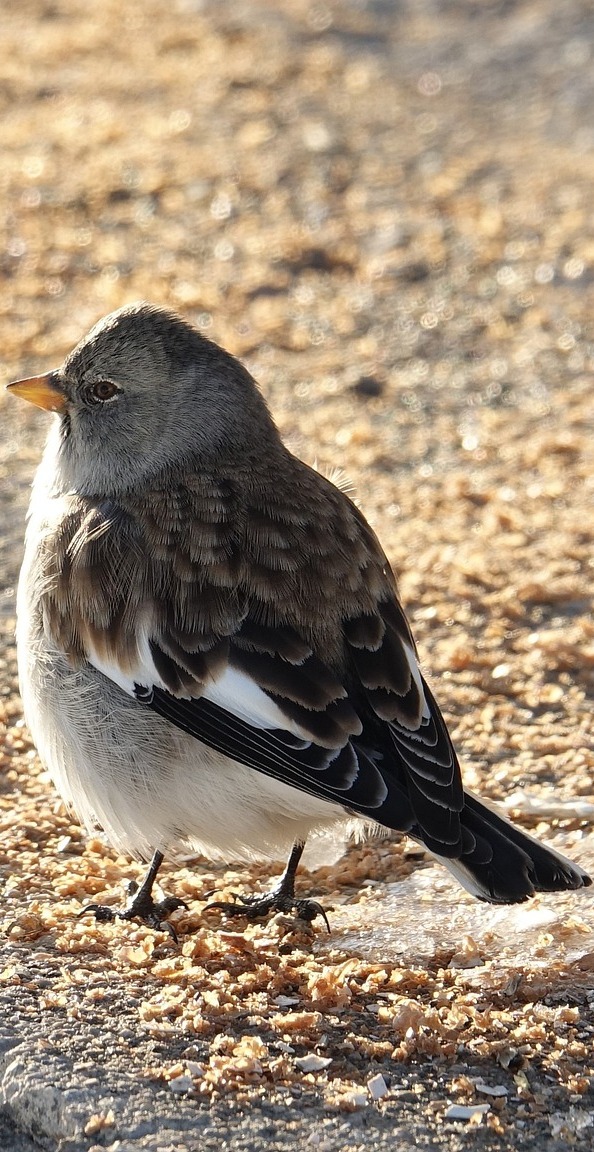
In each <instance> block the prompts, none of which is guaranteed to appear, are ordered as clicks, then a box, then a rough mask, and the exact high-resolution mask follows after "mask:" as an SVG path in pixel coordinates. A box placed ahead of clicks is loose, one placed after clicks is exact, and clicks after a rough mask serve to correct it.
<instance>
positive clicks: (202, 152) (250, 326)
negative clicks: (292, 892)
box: [0, 0, 594, 1152]
mask: <svg viewBox="0 0 594 1152" xmlns="http://www.w3.org/2000/svg"><path fill="white" fill-rule="evenodd" d="M0 37H1V43H2V45H3V51H2V57H1V59H0V101H1V102H2V115H1V117H0V148H1V154H2V172H1V174H0V180H1V186H2V193H1V198H0V214H1V217H2V225H3V230H4V234H5V242H4V245H3V249H2V254H1V255H0V276H1V278H2V293H1V298H0V368H1V375H2V377H3V378H5V379H6V380H9V379H11V378H14V377H15V376H17V375H25V374H27V373H28V372H34V371H41V370H43V369H45V368H49V367H52V366H54V365H55V364H56V363H57V362H58V361H59V360H60V359H61V357H62V355H63V354H64V353H65V352H66V351H67V350H68V349H69V348H70V347H71V346H72V345H73V343H74V342H75V341H76V340H78V338H79V337H80V335H81V334H82V333H83V332H84V331H85V330H86V329H87V328H88V327H89V325H90V324H91V323H92V322H94V321H95V320H96V319H97V318H98V317H99V316H100V315H102V314H103V313H105V312H107V311H110V310H111V309H113V308H115V307H118V306H119V305H121V304H124V303H127V302H130V301H132V300H134V299H138V298H142V297H144V298H148V299H150V300H153V301H154V302H156V303H163V304H166V305H168V306H171V307H174V308H177V309H178V310H180V311H182V312H184V313H185V314H186V315H187V316H188V317H189V318H190V319H192V320H193V321H194V322H195V323H197V324H198V325H199V326H200V327H201V328H202V329H203V330H204V331H205V332H207V333H208V334H209V335H210V336H212V337H214V338H215V339H217V340H218V341H219V342H221V343H223V344H225V345H226V346H227V347H228V348H229V349H230V350H231V351H233V352H234V353H236V354H237V355H240V356H241V357H242V358H243V359H244V360H245V362H246V363H247V364H248V366H249V367H250V369H251V370H252V371H253V373H254V374H255V375H256V376H257V378H258V379H259V380H260V381H261V384H262V386H263V388H264V391H265V393H266V395H267V397H268V398H269V401H270V404H271V406H272V409H273V411H274V414H275V416H276V418H277V420H278V423H279V425H280V427H281V428H282V430H283V433H284V435H285V437H286V438H287V440H288V442H289V443H290V444H291V446H292V448H293V449H294V450H295V451H297V452H298V453H300V454H301V455H302V456H303V457H304V458H305V459H308V460H309V461H313V460H314V459H315V460H317V463H318V466H319V467H320V468H322V469H324V470H331V469H332V468H336V467H338V468H341V469H343V470H344V472H345V473H346V474H347V476H348V478H349V480H350V481H351V482H352V484H353V486H354V488H355V491H356V493H357V495H358V498H359V500H360V503H361V505H362V507H363V508H364V510H365V512H366V514H367V515H368V516H369V518H370V520H371V522H372V523H373V524H374V526H375V528H376V530H377V531H378V533H379V535H380V537H381V539H382V541H383V543H384V545H385V547H386V550H387V551H388V554H389V556H390V558H391V560H392V561H393V563H394V566H395V568H396V569H397V571H399V572H400V580H401V588H402V594H403V598H404V600H405V603H406V605H407V607H408V611H409V614H410V617H411V620H412V623H413V627H414V630H415V633H416V635H417V638H418V641H419V647H420V651H421V655H422V658H423V662H424V665H425V668H426V670H427V672H428V674H429V675H430V678H431V679H432V682H433V684H434V686H435V688H436V691H437V694H438V697H439V699H440V701H441V702H442V706H443V708H444V711H445V712H446V715H447V716H448V717H449V719H450V723H451V727H452V732H453V735H454V737H455V740H456V743H457V745H458V748H459V750H460V752H461V754H462V758H463V761H464V765H465V776H466V779H467V781H468V782H469V783H470V784H471V786H473V787H474V788H476V789H478V790H480V791H481V792H482V793H483V794H484V795H487V796H489V797H491V798H493V799H496V800H499V801H501V802H505V803H507V806H508V809H509V811H510V812H512V813H515V815H516V818H517V819H518V820H519V821H521V822H522V823H523V824H524V825H525V826H526V827H528V828H530V829H532V830H536V831H537V833H538V834H539V835H542V836H544V837H545V838H547V839H548V840H550V842H551V843H553V844H556V845H558V846H559V847H561V848H562V849H563V850H564V851H566V852H567V853H569V854H571V855H573V856H574V857H575V858H576V859H578V860H580V861H581V862H582V863H583V864H584V865H586V866H589V867H590V868H592V867H593V866H594V838H593V837H592V833H591V825H592V816H593V814H594V795H593V788H592V769H593V768H594V744H593V741H592V731H591V700H592V694H593V688H594V626H593V623H592V567H593V560H592V556H593V551H592V540H593V528H592V505H593V495H594V493H593V489H594V482H593V477H594V469H593V455H594V450H593V443H594V438H593V436H592V432H593V414H592V384H591V371H592V366H593V363H594V326H593V321H592V316H593V314H594V310H593V303H594V299H593V297H594V288H593V282H594V215H593V213H592V206H591V189H592V184H593V181H594V116H593V113H592V109H593V108H594V70H593V68H592V53H593V51H594V49H593V47H592V46H593V44H594V13H593V11H592V6H591V5H590V4H588V3H586V2H585V0H583V2H581V3H580V2H578V0H568V2H567V3H565V4H562V5H560V4H555V3H553V0H485V2H484V3H481V4H476V3H472V2H470V0H466V2H465V0H408V2H407V0H375V2H374V0H367V2H366V0H329V2H325V3H315V2H306V0H276V2H274V3H273V2H272V0H253V2H250V3H248V2H247V0H244V2H242V0H234V3H233V4H231V3H230V2H227V0H219V2H215V0H203V2H202V3H201V2H199V0H179V2H177V3H172V4H170V5H163V4H162V3H158V2H157V0H129V2H128V3H127V4H126V5H121V4H120V3H116V0H104V2H103V3H101V4H99V3H90V4H89V2H88V0H85V2H84V3H83V2H82V0H55V2H51V0H22V2H21V3H20V4H19V5H18V7H17V6H16V5H13V6H10V8H9V6H7V5H6V6H4V7H3V9H2V11H1V12H0ZM0 420H1V429H2V431H1V433H0V476H1V479H2V484H1V487H0V575H1V584H2V591H1V595H0V627H1V632H2V643H1V650H0V660H1V666H2V671H3V677H2V686H1V689H0V693H1V694H0V721H1V722H2V729H1V730H0V876H1V877H2V880H3V899H2V913H1V915H2V938H1V942H0V1004H1V1006H2V1021H1V1023H0V1085H1V1088H0V1107H1V1108H2V1111H1V1112H0V1140H1V1141H2V1147H4V1148H7V1149H10V1150H12V1149H14V1150H16V1149H18V1150H19V1152H20V1150H22V1152H28V1149H29V1148H31V1147H37V1146H41V1147H44V1148H48V1149H58V1148H60V1149H62V1150H71V1152H74V1150H77V1152H78V1150H79V1149H80V1150H84V1152H87V1150H90V1149H92V1148H112V1149H113V1150H114V1152H115V1149H118V1150H119V1152H127V1150H128V1149H130V1150H140V1149H150V1150H151V1152H153V1150H154V1152H174V1150H175V1152H177V1150H178V1149H183V1150H190V1149H198V1148H200V1149H201V1150H202V1149H206V1150H208V1149H215V1148H216V1149H221V1148H229V1149H234V1150H237V1152H239V1150H242V1152H243V1150H245V1152H248V1150H250V1152H256V1150H258V1152H259V1150H260V1149H268V1150H271V1152H272V1150H274V1149H279V1150H280V1149H289V1148H294V1147H304V1148H308V1149H309V1148H312V1149H319V1150H320V1152H335V1150H336V1152H338V1150H342V1149H349V1150H351V1149H352V1150H354V1149H372V1148H383V1147H386V1148H387V1147H388V1146H389V1147H390V1148H391V1149H393V1148H403V1149H404V1148H409V1147H411V1146H412V1145H414V1144H416V1145H418V1146H419V1147H421V1148H423V1149H428V1150H429V1149H431V1150H434V1149H435V1150H440V1152H441V1150H446V1149H447V1150H448V1152H456V1150H458V1149H466V1148H468V1147H469V1146H472V1147H475V1148H477V1149H479V1150H480V1152H487V1150H495V1149H502V1148H517V1149H520V1150H525V1152H536V1150H539V1152H540V1150H541V1149H543V1148H546V1149H547V1150H549V1149H550V1150H551V1152H558V1150H559V1152H561V1150H562V1149H566V1148H569V1147H571V1148H578V1149H579V1148H584V1149H585V1148H588V1147H591V1144H592V1137H593V1131H594V1079H593V1077H594V1065H593V1061H592V1035H593V1034H594V1020H593V1017H592V1003H593V1002H594V993H593V992H592V991H591V987H592V972H593V971H594V909H593V899H592V896H591V894H590V893H582V894H577V895H575V896H567V897H564V898H559V899H554V898H551V899H550V900H544V899H543V900H535V901H533V902H532V904H531V905H530V907H529V908H527V909H526V908H522V909H519V910H518V909H510V910H507V909H496V910H493V909H489V908H484V907H482V906H480V905H478V904H476V903H475V902H473V901H472V900H471V898H470V897H468V896H466V895H465V894H464V893H461V892H460V891H459V890H458V889H457V888H456V887H455V885H454V884H453V883H450V881H449V879H448V877H447V876H445V875H444V874H443V872H442V871H440V870H439V869H438V868H436V867H435V866H434V865H432V864H431V863H430V862H429V861H428V860H426V859H425V858H424V856H423V854H422V853H420V852H419V851H418V850H417V849H415V850H414V851H413V850H412V848H411V846H406V845H403V844H401V843H398V842H397V841H396V840H391V839H387V840H382V841H377V842H375V843H372V844H369V845H366V846H354V847H350V848H349V849H348V852H347V854H346V855H345V856H344V858H343V859H342V860H341V862H340V864H339V865H337V864H336V863H334V864H333V863H332V862H331V861H330V859H329V857H328V854H326V856H325V857H323V853H322V854H319V857H318V861H317V862H318V863H319V860H320V859H324V860H325V863H323V864H322V866H320V867H317V868H315V869H314V864H315V863H316V861H315V859H314V858H313V857H310V866H311V868H312V871H311V874H310V875H309V876H308V875H307V873H304V876H303V877H302V883H303V884H304V886H308V887H309V890H310V891H311V892H312V894H314V893H315V894H319V895H320V897H321V899H323V901H324V903H325V904H326V905H331V906H332V907H333V909H334V911H333V912H332V913H331V919H332V934H331V936H329V937H328V936H327V935H326V934H325V933H323V932H321V931H319V932H316V933H315V934H314V933H311V932H309V931H306V930H302V929H299V928H298V927H297V926H296V925H295V924H294V923H293V922H290V921H288V920H286V919H284V918H283V917H276V918H275V919H274V920H273V921H272V922H271V923H268V924H264V925H258V926H253V925H252V926H250V925H247V924H242V923H235V922H234V924H233V925H229V924H225V923H224V922H221V920H220V919H219V918H217V916H216V915H215V914H214V913H208V914H204V913H203V911H202V909H203V903H204V899H205V894H206V893H207V892H208V890H209V889H212V888H213V887H216V888H217V889H219V890H221V889H225V888H227V889H231V890H232V889H233V888H236V887H237V886H238V885H241V884H248V883H251V882H253V883H258V884H265V883H266V882H267V880H268V878H269V876H270V875H271V873H270V870H268V869H266V868H264V867H263V866H254V868H253V869H252V870H250V876H249V877H248V876H246V875H245V874H243V875H242V874H241V872H239V871H238V870H237V869H235V870H229V869H227V870H226V869H225V868H223V867H220V868H219V867H214V866H212V865H210V864H208V863H207V862H204V861H190V860H182V861H178V862H177V864H174V863H171V864H169V866H168V867H167V868H166V869H164V882H165V883H166V884H167V887H168V888H170V889H171V890H173V891H175V892H176V893H177V894H179V895H181V896H183V897H184V898H185V899H186V900H187V901H188V903H189V910H188V911H187V912H183V913H181V912H180V913H177V914H176V916H177V927H178V931H179V935H180V945H179V947H178V948H175V947H174V946H173V944H172V943H171V941H170V940H169V939H168V938H167V937H166V936H164V935H160V934H156V933H152V934H151V933H147V932H146V931H145V929H143V928H142V927H141V926H138V925H125V926H118V927H114V926H112V925H97V924H95V923H93V922H91V920H90V919H88V918H84V917H83V918H82V919H79V918H78V915H77V914H78V913H79V912H80V909H81V907H83V906H84V904H85V903H87V902H88V901H89V900H90V899H91V898H95V897H96V896H97V895H98V894H100V895H101V896H102V897H103V896H106V898H107V899H113V900H116V899H117V896H118V892H119V890H120V887H121V884H122V883H123V882H124V881H125V879H126V878H127V877H129V876H130V875H137V874H139V869H138V866H136V865H131V864H130V862H129V861H127V860H126V859H124V858H122V857H118V856H116V855H115V854H114V853H113V852H112V851H110V849H109V848H108V847H107V846H106V845H105V844H104V843H103V842H102V841H101V839H100V838H99V837H98V836H97V837H95V838H91V839H89V838H87V837H85V836H84V835H83V834H82V832H81V830H80V828H79V827H78V825H77V824H76V822H75V821H74V820H73V818H72V817H71V816H70V815H69V814H68V813H67V812H66V811H65V810H64V808H63V806H62V805H61V803H60V802H59V801H58V800H57V798H56V796H55V793H54V792H53V790H52V787H51V784H50V782H49V781H48V779H47V777H46V775H45V774H44V772H43V770H42V769H41V766H40V765H39V763H38V761H37V760H36V758H35V753H34V751H33V749H32V748H31V744H30V741H29V738H28V735H27V733H26V730H25V729H24V728H23V725H22V720H21V713H20V703H19V699H18V694H17V683H16V667H15V655H14V648H13V639H12V637H13V628H14V620H13V616H14V589H15V581H16V577H17V572H18V566H19V561H20V553H21V541H22V535H23V526H24V516H25V509H26V504H27V499H28V485H29V483H30V479H31V475H32V470H33V468H34V464H35V461H36V460H37V458H38V455H39V451H40V445H41V443H42V437H43V429H44V419H43V418H42V416H41V415H39V414H37V413H35V412H33V411H26V410H25V409H24V406H21V405H18V404H16V403H14V401H13V400H12V399H11V398H7V397H5V396H2V397H1V398H0ZM323 848H324V846H323V845H322V846H320V853H321V852H322V849H323ZM308 1058H309V1059H308ZM378 1076H379V1077H383V1080H378V1079H377V1077H378ZM384 1089H387V1091H386V1093H385V1094H384V1095H380V1093H382V1092H383V1091H384ZM374 1097H376V1098H374ZM452 1105H458V1106H460V1107H461V1108H463V1109H467V1111H466V1112H465V1113H462V1115H461V1116H459V1117H458V1118H456V1117H455V1115H454V1116H452V1115H451V1112H450V1111H449V1109H450V1108H451V1106H452ZM2 1125H4V1127H2Z"/></svg>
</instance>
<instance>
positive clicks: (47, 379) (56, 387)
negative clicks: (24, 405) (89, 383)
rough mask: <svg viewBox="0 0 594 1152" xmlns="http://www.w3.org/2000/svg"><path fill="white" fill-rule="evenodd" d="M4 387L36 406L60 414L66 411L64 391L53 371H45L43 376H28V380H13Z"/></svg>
mask: <svg viewBox="0 0 594 1152" xmlns="http://www.w3.org/2000/svg"><path fill="white" fill-rule="evenodd" d="M6 387H7V389H8V390H9V391H10V392H12V393H14V395H15V396H20V397H21V399H22V400H28V401H29V403H30V404H36V405H37V407H38V408H45V409H46V410H47V411H48V412H60V413H61V414H63V413H64V412H65V411H66V393H65V392H64V389H63V388H62V385H61V384H60V383H59V381H58V378H57V376H56V373H55V372H47V373H46V375H45V376H30V377H29V379H28V380H15V381H14V382H13V383H12V384H7V385H6Z"/></svg>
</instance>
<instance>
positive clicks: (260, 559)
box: [44, 466, 463, 855]
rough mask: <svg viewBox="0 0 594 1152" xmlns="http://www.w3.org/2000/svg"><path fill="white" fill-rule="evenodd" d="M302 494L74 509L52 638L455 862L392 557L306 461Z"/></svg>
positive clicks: (55, 553) (434, 728) (219, 486)
mask: <svg viewBox="0 0 594 1152" xmlns="http://www.w3.org/2000/svg"><path fill="white" fill-rule="evenodd" d="M295 483H296V485H297V487H298V492H297V493H295V491H294V489H291V488H290V487H289V488H288V490H287V487H286V486H285V488H284V495H282V494H281V493H282V491H283V490H282V488H281V486H279V490H278V491H274V492H272V493H271V491H269V493H268V496H267V499H266V501H265V502H264V503H263V502H262V501H261V500H258V499H257V497H256V495H253V497H252V502H251V505H250V500H249V499H246V496H245V488H246V487H248V485H247V480H245V479H244V484H243V486H242V496H241V498H240V497H239V496H238V494H237V490H236V489H235V488H234V486H233V484H232V483H231V482H228V483H226V484H223V483H221V482H220V481H218V482H217V483H216V484H215V482H214V481H210V482H209V484H208V485H207V484H206V483H205V481H204V478H201V480H200V482H198V481H197V480H196V479H190V478H188V480H187V482H186V485H185V486H182V487H178V488H176V490H175V492H173V493H172V492H171V491H168V492H166V493H155V492H153V493H151V494H150V496H147V499H146V501H145V502H144V505H143V507H142V508H141V509H140V510H139V508H138V503H137V502H136V504H135V505H134V507H132V506H126V503H125V502H121V503H120V504H118V505H117V506H114V505H108V504H105V503H103V504H101V505H99V504H97V502H88V501H87V502H86V503H85V502H84V501H80V500H78V501H77V504H76V508H74V509H73V511H72V515H71V522H70V523H69V524H68V523H66V521H67V517H65V518H64V522H63V523H62V525H61V535H60V538H59V539H57V538H56V537H54V539H53V542H52V546H51V548H49V549H48V556H49V557H50V563H51V564H53V565H54V572H53V576H52V574H50V576H49V578H48V580H47V587H48V590H47V591H46V594H45V599H44V608H45V612H46V627H48V628H49V629H50V631H51V632H52V635H53V637H54V639H55V640H56V642H58V643H59V644H60V645H61V647H62V648H63V649H64V650H65V651H66V652H67V653H68V654H69V655H70V657H71V658H73V659H79V660H86V661H88V662H89V663H91V664H92V665H93V666H94V667H95V668H96V669H97V670H98V671H99V672H101V673H102V674H103V675H105V676H108V677H109V678H110V679H111V680H113V681H115V682H116V683H117V684H119V685H120V687H121V688H122V689H123V690H124V691H126V692H128V693H129V694H131V695H134V696H135V697H136V699H137V700H138V701H139V702H140V703H142V704H144V705H146V706H150V707H151V708H153V709H154V710H155V711H157V712H159V713H160V714H161V715H162V716H164V717H165V718H166V719H167V720H169V721H170V722H171V723H172V724H175V725H177V726H178V727H179V728H181V729H183V730H185V731H186V732H189V733H191V734H192V735H194V736H196V737H197V738H198V739H200V740H202V741H203V742H205V743H206V744H208V745H210V746H211V747H213V748H215V749H217V750H219V751H221V752H223V753H225V754H226V755H229V756H231V757H232V758H234V759H236V760H239V761H241V762H243V763H245V764H248V765H249V766H251V767H253V768H255V769H257V770H258V771H261V772H264V773H267V774H269V775H271V776H274V777H275V778H277V779H278V780H281V781H284V782H285V783H287V784H291V785H293V786H295V787H296V788H300V789H302V790H304V791H307V792H311V793H314V794H315V795H318V796H320V797H323V798H325V799H328V800H332V801H334V802H336V803H340V804H342V805H344V806H345V807H346V808H350V809H352V810H354V811H356V812H359V813H361V814H364V815H367V816H370V817H372V818H373V819H375V820H377V821H378V822H379V823H382V824H385V825H386V826H388V827H392V828H399V829H402V830H413V831H415V834H420V835H422V837H423V839H424V840H425V842H426V843H427V845H428V846H429V847H430V848H431V850H432V851H436V852H439V853H440V854H442V855H454V854H456V853H457V852H458V851H459V848H460V825H459V817H458V813H459V811H460V809H461V807H462V804H463V794H462V786H461V782H460V773H459V768H458V764H457V760H456V756H455V753H454V750H453V748H452V744H451V741H450V739H449V736H448V734H447V730H446V727H445V724H444V722H443V719H442V717H441V714H440V712H439V709H438V707H437V705H436V704H435V701H434V700H433V697H432V695H431V693H430V691H429V689H428V687H427V685H426V684H425V682H424V680H423V677H422V675H421V673H420V670H419V667H418V663H417V658H416V654H415V649H414V643H413V640H412V637H411V634H410V630H409V628H408V624H407V622H406V619H405V617H404V614H403V612H402V609H401V607H400V605H399V602H398V599H397V594H396V589H395V585H394V581H393V577H392V574H391V572H390V570H389V566H388V564H387V561H386V559H385V556H384V554H383V552H382V551H381V548H380V546H379V544H378V542H377V540H376V538H375V536H374V534H373V533H372V531H371V529H370V528H369V526H368V525H367V524H366V522H365V520H364V518H363V517H362V516H361V514H360V513H359V512H358V510H357V509H356V508H355V506H354V505H353V504H351V502H350V501H349V500H348V499H347V498H346V496H345V495H344V494H343V493H341V492H339V491H338V490H337V489H335V488H333V487H332V485H329V484H327V482H325V481H323V479H322V478H321V477H319V476H318V475H317V473H313V472H311V471H310V470H309V469H305V466H303V471H301V470H299V471H298V472H297V473H296V480H295ZM296 495H297V497H298V498H295V497H296Z"/></svg>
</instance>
